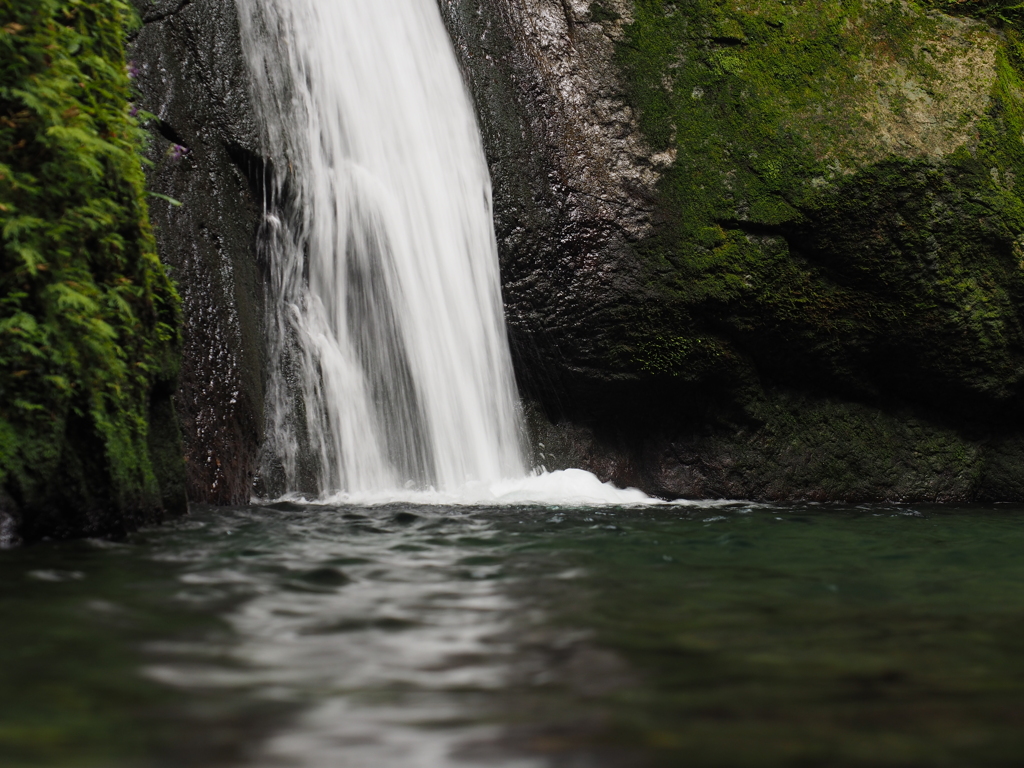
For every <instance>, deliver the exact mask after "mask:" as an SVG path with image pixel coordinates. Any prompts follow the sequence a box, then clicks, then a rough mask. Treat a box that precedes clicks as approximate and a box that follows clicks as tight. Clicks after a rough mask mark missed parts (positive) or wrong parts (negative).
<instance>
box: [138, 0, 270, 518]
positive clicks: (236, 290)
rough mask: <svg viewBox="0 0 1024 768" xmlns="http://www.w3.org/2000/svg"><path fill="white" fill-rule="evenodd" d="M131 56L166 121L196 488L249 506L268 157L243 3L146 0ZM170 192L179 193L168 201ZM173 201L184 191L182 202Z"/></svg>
mask: <svg viewBox="0 0 1024 768" xmlns="http://www.w3.org/2000/svg"><path fill="white" fill-rule="evenodd" d="M136 7H137V8H138V11H139V14H140V16H141V19H142V27H141V28H140V29H139V30H138V31H137V32H136V33H135V34H134V35H133V38H132V40H131V43H130V46H129V57H130V58H131V60H132V62H133V66H134V70H135V71H136V72H137V78H136V83H137V87H138V90H139V93H140V94H141V99H140V102H139V104H138V106H139V107H140V108H141V109H142V110H144V111H145V112H148V113H151V114H152V115H153V118H152V119H150V120H149V121H148V122H147V126H148V128H149V129H150V132H151V133H152V136H153V138H152V143H151V146H150V151H149V154H150V159H151V160H152V166H151V167H150V168H149V170H148V180H149V186H150V189H152V190H153V191H154V192H156V193H158V194H160V195H162V196H163V197H162V198H158V199H156V200H154V201H153V202H152V203H151V205H150V210H151V216H152V220H153V226H154V229H155V231H156V237H157V243H158V246H159V252H160V255H161V258H162V259H163V260H164V263H166V264H167V265H168V266H169V269H170V274H171V277H172V279H173V280H174V282H175V284H176V285H177V287H178V291H179V293H180V294H181V301H182V313H183V318H184V327H183V338H184V351H183V364H182V371H181V384H180V388H179V391H178V394H177V398H176V402H177V411H178V414H179V416H180V419H181V424H182V429H183V432H184V435H185V453H186V459H187V461H186V465H187V468H188V469H187V477H188V492H189V497H190V499H191V500H192V501H195V502H206V503H213V504H238V503H247V502H248V500H249V497H250V496H251V495H252V484H253V479H254V478H253V474H254V472H255V471H256V466H257V460H258V451H259V445H260V441H261V438H262V430H263V400H264V393H263V386H264V379H265V374H264V364H263V354H264V333H263V322H264V313H263V301H264V294H263V286H262V276H261V271H260V265H259V261H258V257H257V249H256V232H257V228H258V226H259V223H260V221H261V220H262V214H263V192H262V189H263V181H264V178H263V174H264V173H265V171H266V169H265V168H264V167H263V164H262V161H261V159H260V156H259V147H258V138H257V130H256V124H255V119H254V117H253V113H252V108H251V102H250V97H249V91H248V74H247V72H246V70H245V62H244V60H243V58H242V52H241V47H240V41H239V33H238V19H237V15H236V11H235V5H234V3H233V2H231V0H151V1H150V0H137V2H136ZM168 198H169V199H170V201H169V200H168ZM171 201H173V202H171Z"/></svg>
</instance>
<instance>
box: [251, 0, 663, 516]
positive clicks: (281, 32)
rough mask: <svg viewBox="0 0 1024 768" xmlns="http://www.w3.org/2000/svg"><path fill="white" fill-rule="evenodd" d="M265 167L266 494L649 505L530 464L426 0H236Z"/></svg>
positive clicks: (467, 140) (487, 236)
mask: <svg viewBox="0 0 1024 768" xmlns="http://www.w3.org/2000/svg"><path fill="white" fill-rule="evenodd" d="M237 5H238V9H239V17H240V25H241V35H242V44H243V50H244V52H245V56H246V59H247V62H248V65H249V69H250V73H251V75H252V85H253V96H254V100H255V104H256V110H257V114H258V116H259V119H260V122H261V125H260V130H261V139H262V142H263V152H264V155H265V156H266V157H267V158H268V159H269V160H270V166H269V167H271V168H272V169H274V170H273V171H272V172H269V173H268V178H267V180H266V181H267V185H268V192H267V194H266V206H267V210H266V212H265V217H264V225H263V228H262V232H261V237H260V242H261V249H262V255H263V258H264V259H265V262H266V265H267V269H268V271H269V275H270V278H269V283H270V287H269V294H270V295H269V300H268V307H269V309H268V317H267V328H268V337H269V339H268V343H269V353H268V363H269V367H270V369H269V370H270V374H269V381H268V398H267V413H268V423H267V439H266V446H265V449H264V460H263V466H262V468H261V475H262V477H263V478H264V481H265V482H266V483H267V486H268V490H270V491H271V492H272V493H275V494H276V493H281V494H285V495H289V494H291V495H302V496H306V497H310V496H312V497H314V498H319V499H323V500H327V499H331V500H332V501H335V502H337V501H339V500H348V501H351V502H357V503H379V502H382V501H388V500H401V499H404V500H413V499H415V500H418V501H421V502H423V503H443V504H453V503H492V504H493V503H516V504H522V503H581V504H635V503H644V501H645V500H646V501H647V502H650V501H652V500H650V499H648V498H647V497H646V496H644V494H642V493H640V492H639V491H621V490H619V489H616V488H614V487H613V486H611V485H609V484H603V483H600V482H599V481H598V480H597V478H596V477H594V476H593V475H590V474H589V473H586V472H583V471H582V470H567V471H565V472H556V473H550V474H537V473H534V474H532V475H528V474H527V472H526V467H525V463H524V460H523V429H522V424H521V415H520V410H519V405H518V397H517V394H516V391H515V383H514V378H513V375H512V364H511V359H510V355H509V351H508V342H507V339H506V334H505V326H504V319H503V314H502V304H501V293H500V282H499V274H498V255H497V244H496V242H495V236H494V229H493V223H492V216H491V188H490V179H489V176H488V171H487V165H486V162H485V159H484V154H483V148H482V145H481V140H480V135H479V131H478V128H477V124H476V119H475V116H474V113H473V108H472V105H471V104H470V100H469V97H468V94H467V93H466V89H465V86H464V84H463V82H462V78H461V75H460V72H459V69H458V66H457V63H456V61H455V56H454V52H453V51H452V48H451V43H450V41H449V39H448V36H447V33H446V31H445V29H444V26H443V24H442V21H441V18H440V14H439V11H438V9H437V7H436V3H435V0H346V1H345V2H338V1H336V0H333V1H332V0H237Z"/></svg>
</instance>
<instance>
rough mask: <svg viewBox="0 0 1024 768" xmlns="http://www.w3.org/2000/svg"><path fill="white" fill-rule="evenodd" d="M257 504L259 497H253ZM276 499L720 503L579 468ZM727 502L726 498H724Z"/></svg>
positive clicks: (335, 503)
mask: <svg viewBox="0 0 1024 768" xmlns="http://www.w3.org/2000/svg"><path fill="white" fill-rule="evenodd" d="M254 501H255V502H257V503H259V501H260V500H258V499H256V500H254ZM277 501H292V502H301V503H306V504H323V505H325V506H347V505H354V506H371V507H372V506H381V505H384V504H418V505H426V506H450V507H536V506H542V507H641V506H657V505H668V504H672V505H686V506H690V505H693V506H715V505H717V504H721V503H723V502H720V501H687V500H678V501H671V502H670V501H665V500H664V499H659V498H657V497H654V496H648V495H647V494H646V493H644V492H643V491H641V490H638V489H637V488H619V487H617V486H616V485H614V484H613V483H610V482H609V483H603V482H601V481H600V480H599V479H598V477H597V476H596V475H594V474H593V473H591V472H587V471H586V470H583V469H559V470H556V471H554V472H539V471H537V472H534V473H533V474H530V475H527V476H525V477H516V478H507V479H504V480H498V481H494V482H489V483H485V482H472V483H467V484H465V485H463V486H462V487H461V488H458V489H456V490H454V491H439V490H436V489H433V488H431V489H429V490H425V491H424V490H415V489H408V490H397V491H395V490H389V491H371V492H359V493H336V494H333V495H331V496H325V497H323V498H320V499H309V498H306V497H303V496H301V495H298V494H288V495H286V496H283V497H281V498H280V499H277ZM724 503H730V502H724Z"/></svg>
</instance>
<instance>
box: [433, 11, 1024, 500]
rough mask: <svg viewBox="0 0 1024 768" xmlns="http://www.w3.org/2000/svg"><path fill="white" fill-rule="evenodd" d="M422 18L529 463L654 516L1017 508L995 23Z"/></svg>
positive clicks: (884, 17)
mask: <svg viewBox="0 0 1024 768" xmlns="http://www.w3.org/2000/svg"><path fill="white" fill-rule="evenodd" d="M440 5H441V8H442V11H443V14H444V17H445V20H446V23H447V24H448V26H449V29H450V30H451V32H452V37H453V39H454V40H455V43H456V50H457V52H458V54H459V57H460V60H461V62H462V66H463V69H464V71H465V73H466V78H467V82H468V83H469V87H470V90H471V92H472V94H473V97H474V99H475V101H476V104H477V108H478V112H479V114H480V121H481V125H482V128H483V134H484V141H485V145H486V151H487V155H488V160H489V162H490V165H491V170H492V177H493V180H494V187H495V220H496V223H497V229H498V238H499V247H500V251H501V259H502V270H503V282H504V286H503V289H504V295H505V299H506V303H507V307H508V318H509V326H510V334H511V337H512V342H513V354H514V356H515V362H516V367H517V373H518V375H519V379H520V385H521V387H522V389H523V391H524V394H525V395H526V396H527V398H528V399H529V400H530V401H531V402H532V404H531V405H530V406H529V407H528V413H529V420H530V422H531V432H532V435H533V442H534V448H535V456H536V459H537V461H538V463H539V464H543V465H546V466H547V467H548V468H558V467H564V466H583V467H586V468H588V469H591V470H593V471H595V472H596V473H597V474H598V475H600V476H601V477H603V478H605V479H612V480H615V481H617V482H618V483H621V484H626V485H634V486H638V487H640V488H643V489H645V490H647V491H649V492H652V493H656V494H659V495H663V496H667V497H675V496H687V497H706V496H733V497H749V498H764V499H787V498H810V499H818V500H838V499H847V500H882V499H899V500H907V501H909V500H943V501H955V500H968V499H1015V498H1020V497H1021V496H1022V495H1024V471H1021V470H1024V464H1022V463H1021V461H1022V459H1024V456H1022V454H1021V452H1020V448H1019V447H1018V446H1019V444H1020V439H1019V438H1018V435H1019V434H1020V426H1021V416H1022V411H1021V386H1022V382H1024V378H1022V377H1024V331H1022V324H1021V308H1022V306H1024V305H1022V301H1024V274H1022V271H1021V264H1022V263H1024V262H1022V261H1021V254H1022V253H1024V251H1022V250H1021V245H1020V243H1022V242H1024V209H1022V206H1021V202H1020V199H1021V198H1020V187H1019V183H1018V181H1017V179H1018V178H1024V177H1022V174H1024V164H1022V161H1024V154H1022V151H1021V146H1020V145H1021V138H1020V136H1021V133H1022V129H1024V124H1021V122H1020V116H1021V115H1024V112H1022V111H1021V109H1022V106H1024V104H1022V100H1024V97H1022V96H1021V93H1022V90H1021V88H1020V83H1021V82H1022V78H1021V73H1022V67H1021V64H1020V61H1021V58H1020V53H1019V51H1020V42H1019V38H1018V36H1017V34H1018V33H1017V32H1016V30H1015V29H1014V28H1012V27H1006V26H1004V28H1002V29H996V28H993V27H992V26H989V23H988V22H986V21H984V20H972V19H967V18H959V17H952V16H948V15H945V14H943V13H939V12H936V11H930V10H927V9H921V8H916V7H911V6H907V5H904V4H900V3H890V2H879V3H863V4H856V7H853V6H848V5H844V4H840V3H831V2H830V3H826V4H825V5H824V6H822V5H821V4H820V3H819V4H813V5H811V4H804V3H799V2H798V3H783V2H777V1H776V0H757V2H754V3H748V4H745V5H744V6H742V7H740V6H735V7H734V6H728V5H724V4H720V3H716V2H712V1H711V0H695V2H690V3H674V2H663V1H662V0H651V1H650V2H637V3H634V2H629V1H628V0H602V2H594V3H590V2H581V1H580V0H564V1H563V0H499V1H498V2H482V0H441V1H440ZM979 7H981V6H980V5H979ZM993 18H995V17H993Z"/></svg>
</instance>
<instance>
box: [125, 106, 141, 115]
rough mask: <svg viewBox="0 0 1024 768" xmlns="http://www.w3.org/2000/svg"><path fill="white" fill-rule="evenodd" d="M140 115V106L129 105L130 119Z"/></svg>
mask: <svg viewBox="0 0 1024 768" xmlns="http://www.w3.org/2000/svg"><path fill="white" fill-rule="evenodd" d="M138 115H139V105H138V104H129V105H128V117H138Z"/></svg>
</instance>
